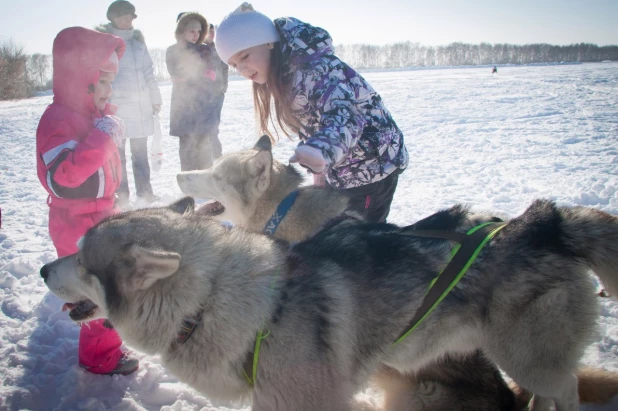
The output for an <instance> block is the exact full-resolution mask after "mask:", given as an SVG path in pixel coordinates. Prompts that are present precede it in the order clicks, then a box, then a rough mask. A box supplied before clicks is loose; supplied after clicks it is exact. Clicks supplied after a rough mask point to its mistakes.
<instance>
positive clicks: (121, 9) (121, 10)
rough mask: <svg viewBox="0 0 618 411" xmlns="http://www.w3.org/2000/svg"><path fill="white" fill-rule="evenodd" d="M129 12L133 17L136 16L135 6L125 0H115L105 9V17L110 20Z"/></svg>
mask: <svg viewBox="0 0 618 411" xmlns="http://www.w3.org/2000/svg"><path fill="white" fill-rule="evenodd" d="M127 14H131V15H133V18H137V14H135V6H134V5H132V4H131V3H130V2H128V1H126V0H116V1H115V2H113V3H112V4H110V5H109V7H108V9H107V19H108V20H109V21H112V19H113V18H116V17H122V16H124V15H127Z"/></svg>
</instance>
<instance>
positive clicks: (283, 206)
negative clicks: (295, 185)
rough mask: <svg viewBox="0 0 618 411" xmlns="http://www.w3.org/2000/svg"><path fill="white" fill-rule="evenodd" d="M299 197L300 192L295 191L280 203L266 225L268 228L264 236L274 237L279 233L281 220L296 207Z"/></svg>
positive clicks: (265, 228) (265, 229)
mask: <svg viewBox="0 0 618 411" xmlns="http://www.w3.org/2000/svg"><path fill="white" fill-rule="evenodd" d="M297 196H298V190H294V191H292V192H291V193H290V194H288V195H287V197H285V198H284V199H283V200H282V201H281V202H280V203H279V205H278V206H277V209H276V210H275V213H274V214H273V215H272V217H270V220H268V222H267V223H266V227H264V234H268V235H273V234H274V233H275V231H277V227H279V224H280V223H281V220H283V219H284V218H285V216H286V215H287V213H288V211H290V208H292V206H293V205H294V202H295V201H296V197H297Z"/></svg>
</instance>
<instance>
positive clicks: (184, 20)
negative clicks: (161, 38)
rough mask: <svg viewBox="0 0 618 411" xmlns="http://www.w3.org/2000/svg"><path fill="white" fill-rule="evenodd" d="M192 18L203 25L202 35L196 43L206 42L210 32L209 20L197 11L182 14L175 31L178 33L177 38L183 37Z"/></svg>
mask: <svg viewBox="0 0 618 411" xmlns="http://www.w3.org/2000/svg"><path fill="white" fill-rule="evenodd" d="M191 20H197V21H199V22H200V24H201V26H202V31H201V32H200V37H199V38H198V39H197V42H196V44H202V43H203V42H204V39H205V38H206V35H207V34H208V21H206V18H205V17H204V16H202V15H201V14H199V13H196V12H186V13H182V15H181V16H180V19H178V24H177V25H176V31H175V32H174V34H175V35H176V40H180V39H182V35H183V34H184V33H185V29H186V27H187V24H188V23H189V22H190V21H191Z"/></svg>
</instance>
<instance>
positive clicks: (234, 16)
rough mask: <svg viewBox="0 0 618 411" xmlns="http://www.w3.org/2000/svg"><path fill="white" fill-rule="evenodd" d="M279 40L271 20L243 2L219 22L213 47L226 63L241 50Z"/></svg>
mask: <svg viewBox="0 0 618 411" xmlns="http://www.w3.org/2000/svg"><path fill="white" fill-rule="evenodd" d="M279 40H280V38H279V33H278V32H277V29H276V28H275V24H274V23H273V21H272V20H271V19H269V18H268V17H267V16H265V15H264V14H262V13H260V12H259V11H256V10H254V9H253V6H252V5H251V4H250V3H246V2H245V3H243V4H241V5H240V7H238V8H237V9H236V10H234V11H233V12H231V13H230V14H228V15H227V16H225V17H224V18H223V20H222V21H221V23H220V24H219V27H218V28H217V36H216V38H215V48H216V49H217V53H219V57H221V60H223V61H224V62H225V63H227V62H228V60H229V59H230V57H232V56H233V55H234V54H236V53H238V52H239V51H241V50H245V49H248V48H251V47H255V46H259V45H261V44H267V43H274V42H277V41H279Z"/></svg>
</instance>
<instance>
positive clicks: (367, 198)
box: [342, 171, 401, 222]
mask: <svg viewBox="0 0 618 411" xmlns="http://www.w3.org/2000/svg"><path fill="white" fill-rule="evenodd" d="M400 173H401V171H395V172H394V173H392V174H391V175H389V176H388V177H386V178H385V179H383V180H380V181H378V182H376V183H371V184H367V185H365V186H361V187H353V188H347V189H344V190H342V192H343V193H345V194H346V195H347V196H348V198H349V199H350V209H351V210H353V211H356V212H357V213H359V214H361V215H362V216H363V217H364V218H365V220H366V221H370V222H385V221H386V217H388V213H389V212H390V211H391V203H392V202H393V196H394V195H395V189H396V188H397V182H398V181H399V174H400Z"/></svg>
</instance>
